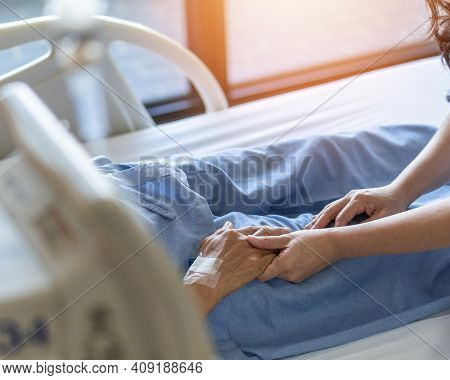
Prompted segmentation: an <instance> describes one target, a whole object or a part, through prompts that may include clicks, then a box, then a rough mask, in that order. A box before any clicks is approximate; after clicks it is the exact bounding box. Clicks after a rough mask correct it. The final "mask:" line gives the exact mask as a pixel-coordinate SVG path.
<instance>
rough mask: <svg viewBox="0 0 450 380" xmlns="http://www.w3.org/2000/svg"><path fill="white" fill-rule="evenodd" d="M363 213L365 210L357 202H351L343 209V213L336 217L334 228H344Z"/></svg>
mask: <svg viewBox="0 0 450 380" xmlns="http://www.w3.org/2000/svg"><path fill="white" fill-rule="evenodd" d="M363 212H364V210H361V209H360V207H358V204H357V203H356V202H355V201H350V202H349V203H347V205H346V206H345V207H344V208H343V209H342V211H341V212H340V213H339V215H338V216H337V217H336V219H335V223H334V226H335V227H344V226H346V225H347V224H348V223H349V222H350V221H351V220H352V219H353V218H354V217H355V216H356V215H358V214H361V213H363Z"/></svg>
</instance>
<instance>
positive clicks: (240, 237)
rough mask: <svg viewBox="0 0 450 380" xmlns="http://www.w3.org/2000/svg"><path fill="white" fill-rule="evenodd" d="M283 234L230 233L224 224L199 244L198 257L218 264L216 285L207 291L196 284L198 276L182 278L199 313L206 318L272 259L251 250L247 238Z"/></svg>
mask: <svg viewBox="0 0 450 380" xmlns="http://www.w3.org/2000/svg"><path fill="white" fill-rule="evenodd" d="M287 232H289V230H288V229H286V228H281V227H265V226H264V227H260V226H258V227H244V228H241V229H234V228H233V225H232V224H231V223H230V222H227V223H225V225H224V227H222V228H220V229H218V230H217V231H216V232H215V233H214V234H212V235H211V236H208V237H207V238H205V239H204V240H203V241H202V242H201V244H200V255H199V257H200V258H215V259H220V260H221V264H220V267H219V268H218V273H219V274H218V279H217V283H216V284H215V285H214V286H213V287H208V286H206V285H204V284H202V281H201V280H200V281H198V278H201V274H198V273H195V272H193V273H191V272H190V271H188V273H187V274H186V276H185V278H184V283H185V286H186V287H189V288H190V289H192V290H193V292H194V293H196V296H197V299H198V300H199V302H200V307H201V309H202V311H203V313H204V314H205V315H206V314H208V313H209V311H210V310H211V309H212V308H213V307H214V306H215V305H216V304H217V303H218V302H219V301H220V300H221V299H222V298H224V297H225V296H227V295H229V294H230V293H232V292H234V291H236V290H237V289H239V288H241V287H243V286H244V285H246V284H247V283H249V282H250V281H252V280H254V279H256V278H257V277H258V276H259V275H261V273H263V272H264V270H265V269H266V268H267V266H268V265H269V264H270V263H271V261H272V260H273V259H274V258H275V256H276V255H275V254H274V253H273V252H272V251H271V250H264V249H258V248H255V247H252V246H251V245H250V244H249V243H248V241H247V236H248V235H252V234H253V235H254V236H267V235H272V236H277V235H282V234H286V233H287ZM194 264H195V262H194ZM194 264H193V265H194ZM198 276H200V277H198ZM213 282H214V281H213Z"/></svg>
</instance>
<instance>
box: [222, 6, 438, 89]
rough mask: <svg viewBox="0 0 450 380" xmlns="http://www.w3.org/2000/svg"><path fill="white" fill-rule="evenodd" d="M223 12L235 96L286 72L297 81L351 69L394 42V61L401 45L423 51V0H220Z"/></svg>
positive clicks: (345, 72) (346, 72)
mask: <svg viewBox="0 0 450 380" xmlns="http://www.w3.org/2000/svg"><path fill="white" fill-rule="evenodd" d="M225 15H226V30H227V56H228V81H229V84H230V87H231V88H234V89H235V97H239V95H241V96H244V95H245V93H246V90H247V92H248V94H250V95H257V94H255V93H254V92H255V91H256V92H257V91H263V90H264V87H265V86H264V85H263V84H264V82H266V84H267V86H266V88H267V89H270V88H271V87H270V82H272V87H275V88H276V86H277V83H276V82H277V80H278V82H279V83H278V84H279V85H282V83H283V78H286V77H291V79H292V83H294V82H295V81H298V84H301V82H304V83H307V82H308V81H314V80H319V79H321V80H327V79H332V78H333V77H338V76H340V75H346V74H350V73H351V72H352V71H353V72H355V71H358V69H359V70H361V69H363V68H364V67H366V66H367V65H368V64H370V61H373V60H375V59H376V57H377V55H380V54H382V53H383V52H384V51H386V50H388V49H390V48H392V47H394V46H396V45H398V46H397V49H396V51H397V52H400V51H402V50H403V57H402V54H399V55H398V56H397V57H394V55H395V54H390V57H387V58H391V59H392V62H393V63H395V62H396V61H402V60H406V59H408V58H410V56H409V55H408V54H407V50H408V48H411V50H414V51H415V52H416V54H417V55H420V54H421V52H422V54H423V53H425V54H426V52H429V50H427V49H425V50H424V49H423V41H424V40H425V37H426V30H427V24H426V23H424V22H426V21H427V19H428V12H427V9H426V4H425V1H424V0H396V1H391V0H377V1H373V0H320V1H317V0H277V1H273V0H225ZM420 48H422V49H420ZM432 50H433V51H434V48H433V49H432ZM364 58H366V59H364ZM367 58H369V59H367ZM358 61H359V62H358ZM387 63H388V60H386V61H385V64H387ZM323 69H325V70H323ZM319 71H325V72H322V73H319ZM314 72H316V75H314ZM296 77H298V78H296ZM302 78H303V79H302ZM284 82H286V81H284ZM258 84H260V86H258ZM252 86H254V87H255V88H254V89H252ZM239 89H240V90H241V91H240V92H239V91H238V90H239ZM252 91H253V92H252Z"/></svg>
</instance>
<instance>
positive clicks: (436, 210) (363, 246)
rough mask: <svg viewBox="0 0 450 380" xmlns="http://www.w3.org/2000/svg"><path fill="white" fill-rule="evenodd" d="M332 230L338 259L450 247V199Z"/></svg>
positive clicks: (331, 233)
mask: <svg viewBox="0 0 450 380" xmlns="http://www.w3.org/2000/svg"><path fill="white" fill-rule="evenodd" d="M329 233H330V237H331V239H332V242H333V243H334V246H335V247H336V256H337V258H338V259H339V258H354V257H361V256H369V255H374V254H383V253H386V254H388V253H412V252H423V251H429V250H432V249H438V248H442V247H447V246H449V247H450V198H448V199H444V200H442V201H438V202H434V203H431V204H429V205H426V206H423V207H419V208H417V209H414V210H409V211H405V212H403V213H400V214H396V215H393V216H390V217H387V218H383V219H379V220H376V221H373V222H370V223H365V224H364V223H363V224H359V225H356V226H349V227H340V228H332V229H330V230H329Z"/></svg>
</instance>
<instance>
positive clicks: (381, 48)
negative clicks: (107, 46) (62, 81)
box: [0, 0, 438, 122]
mask: <svg viewBox="0 0 450 380" xmlns="http://www.w3.org/2000/svg"><path fill="white" fill-rule="evenodd" d="M3 2H4V3H5V4H6V5H8V6H9V7H11V8H12V9H13V10H14V12H16V13H17V15H16V14H14V13H13V12H11V11H10V10H8V9H7V7H5V6H4V5H2V4H0V22H8V21H16V20H18V18H19V17H18V15H19V16H20V18H29V17H36V16H39V15H41V14H42V9H43V4H44V1H43V0H3ZM107 3H108V5H109V7H108V12H107V14H108V15H111V16H114V17H119V18H123V19H127V20H131V21H136V22H139V23H142V24H144V25H147V26H149V27H152V28H154V29H156V30H158V31H160V32H162V33H164V34H166V35H168V36H170V37H172V38H174V39H175V40H177V41H178V42H180V43H181V44H183V45H185V46H187V47H188V48H190V49H191V50H192V51H193V52H194V53H196V54H197V55H198V56H199V57H200V58H201V59H202V60H203V61H204V62H205V63H206V64H207V65H208V66H209V67H210V69H211V71H212V72H213V73H214V74H215V76H216V78H217V79H218V80H219V82H220V84H221V86H222V87H223V89H224V91H225V93H226V95H227V97H228V99H229V101H230V103H231V104H237V103H241V102H245V101H249V100H252V99H257V98H260V97H264V96H269V95H272V94H277V93H281V92H286V91H290V90H293V89H298V88H302V87H307V86H311V85H314V84H317V83H323V82H326V81H330V80H334V79H338V78H342V77H345V76H349V75H353V74H356V73H358V72H359V71H361V70H363V69H368V70H372V69H375V68H378V67H383V66H387V65H392V64H396V63H401V62H405V61H408V60H413V59H418V58H422V57H427V56H431V55H435V54H437V52H438V50H437V46H436V45H435V44H434V43H432V42H430V41H426V40H425V32H426V27H427V25H426V24H424V22H425V21H426V20H427V18H428V11H427V9H426V6H425V0H395V1H392V0H377V1H374V0H320V1H317V0H108V1H107ZM412 31H414V33H411V32H412ZM400 42H401V43H400ZM394 47H395V48H394ZM46 49H48V44H46V43H45V42H40V43H36V44H32V46H22V47H18V48H14V49H10V50H8V51H3V52H0V74H2V73H5V72H7V71H9V70H11V69H12V68H14V67H17V66H19V65H20V64H23V63H25V62H28V61H30V60H32V59H34V58H36V57H38V56H40V55H41V54H42V53H43V52H45V50H46ZM387 50H389V52H388V53H387V54H384V53H383V52H386V51H387ZM112 54H113V57H115V58H116V62H117V63H118V65H119V68H120V69H121V71H122V72H123V73H124V75H125V77H126V78H127V79H128V81H129V83H130V84H131V86H132V87H133V89H134V90H135V92H136V93H137V94H138V96H139V97H140V99H141V100H142V101H143V102H144V103H145V104H146V106H147V108H148V110H149V112H150V113H151V114H152V116H154V118H155V119H156V121H157V122H165V121H169V120H173V119H176V118H180V117H185V116H187V115H192V114H196V113H199V112H202V111H203V107H202V106H201V102H200V100H199V98H198V95H197V94H196V93H195V91H194V90H193V88H192V86H191V85H190V84H189V82H188V81H187V80H186V79H185V78H183V77H182V76H181V75H180V74H179V73H178V71H177V70H176V69H175V68H174V67H173V66H172V65H171V64H170V63H168V62H166V61H164V60H163V59H162V58H160V57H159V56H157V55H155V54H152V53H149V52H146V51H143V50H142V49H140V48H138V47H135V46H130V45H127V44H124V43H120V42H117V43H114V44H113V46H112ZM381 54H383V56H382V57H381V58H380V55H381Z"/></svg>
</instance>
